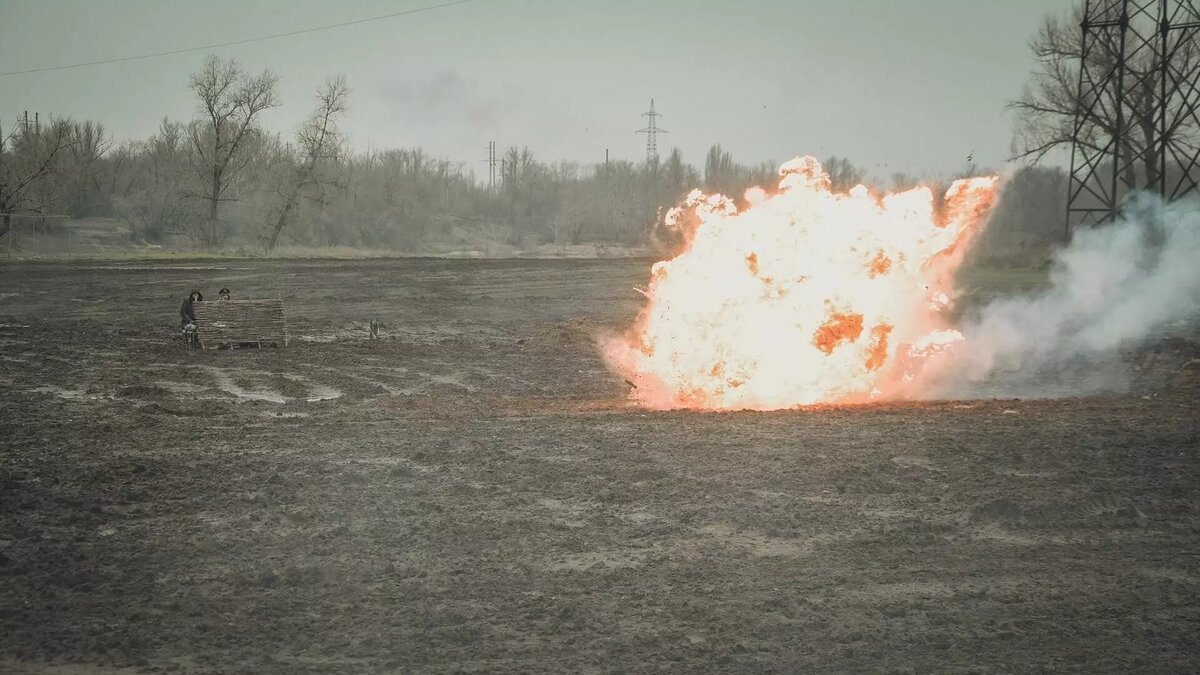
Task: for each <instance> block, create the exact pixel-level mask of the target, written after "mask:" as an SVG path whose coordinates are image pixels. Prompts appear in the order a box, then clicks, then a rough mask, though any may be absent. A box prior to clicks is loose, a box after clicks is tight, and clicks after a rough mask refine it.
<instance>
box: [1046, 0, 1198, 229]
mask: <svg viewBox="0 0 1200 675" xmlns="http://www.w3.org/2000/svg"><path fill="white" fill-rule="evenodd" d="M1081 28H1082V29H1083V36H1082V42H1081V43H1080V59H1079V86H1078V89H1077V91H1076V101H1077V103H1076V109H1075V123H1074V127H1073V129H1072V131H1073V132H1074V133H1073V136H1072V144H1071V175H1070V180H1069V181H1068V192H1067V223H1066V227H1067V232H1068V234H1069V233H1070V231H1071V228H1072V227H1075V226H1077V225H1096V224H1099V223H1102V222H1105V221H1108V220H1110V219H1112V218H1115V217H1116V215H1117V213H1118V212H1119V211H1120V209H1121V205H1122V202H1123V201H1124V200H1125V198H1126V197H1127V196H1128V195H1129V194H1130V193H1131V192H1133V191H1135V190H1145V191H1147V192H1153V193H1155V194H1158V195H1161V196H1162V197H1163V198H1164V199H1167V200H1172V199H1177V198H1179V197H1182V196H1183V195H1185V194H1188V193H1190V192H1194V191H1196V190H1197V187H1198V181H1200V138H1197V136H1200V0H1086V2H1085V3H1084V12H1083V23H1082V24H1081Z"/></svg>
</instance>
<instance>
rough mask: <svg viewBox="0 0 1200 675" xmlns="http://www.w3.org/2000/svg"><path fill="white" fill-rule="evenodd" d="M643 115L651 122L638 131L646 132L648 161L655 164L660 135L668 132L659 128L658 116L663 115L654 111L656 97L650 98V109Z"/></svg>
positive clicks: (640, 132)
mask: <svg viewBox="0 0 1200 675" xmlns="http://www.w3.org/2000/svg"><path fill="white" fill-rule="evenodd" d="M642 117H649V118H650V123H649V124H648V125H647V126H646V128H645V129H638V131H637V133H639V134H646V163H647V164H655V163H657V162H658V135H659V134H665V133H668V132H667V130H666V129H659V128H658V118H660V117H662V115H661V114H659V113H656V112H654V99H650V111H649V112H644V113H642Z"/></svg>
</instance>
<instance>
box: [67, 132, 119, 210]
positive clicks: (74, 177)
mask: <svg viewBox="0 0 1200 675" xmlns="http://www.w3.org/2000/svg"><path fill="white" fill-rule="evenodd" d="M71 134H72V136H73V137H74V142H73V143H72V144H71V145H70V154H69V157H70V160H71V161H70V166H69V168H68V169H67V171H66V172H65V173H66V181H65V183H66V184H65V185H64V189H65V190H66V194H65V195H64V198H65V199H64V201H65V202H66V204H67V211H68V213H70V214H71V217H73V218H83V217H86V216H88V215H92V211H93V209H95V207H96V206H97V204H96V202H97V201H98V200H101V199H103V198H104V195H103V192H104V188H103V186H101V184H100V174H101V170H102V167H101V160H102V159H103V157H104V155H105V154H106V153H107V152H108V150H109V147H110V146H111V145H112V140H111V139H110V138H109V137H108V136H107V134H105V132H104V125H103V124H98V123H96V122H92V121H90V120H88V121H84V122H75V123H73V124H72V125H71Z"/></svg>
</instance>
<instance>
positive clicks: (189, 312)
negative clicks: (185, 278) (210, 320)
mask: <svg viewBox="0 0 1200 675" xmlns="http://www.w3.org/2000/svg"><path fill="white" fill-rule="evenodd" d="M203 300H204V296H203V295H201V294H200V291H192V292H191V294H190V295H188V297H187V300H184V301H183V305H181V306H180V307H179V324H180V328H181V329H182V330H183V341H184V342H186V343H187V345H188V346H189V347H191V346H194V345H195V342H196V309H195V308H194V307H193V305H194V304H195V303H197V302H202V301H203Z"/></svg>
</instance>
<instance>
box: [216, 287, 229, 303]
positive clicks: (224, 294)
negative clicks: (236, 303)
mask: <svg viewBox="0 0 1200 675" xmlns="http://www.w3.org/2000/svg"><path fill="white" fill-rule="evenodd" d="M217 299H218V300H228V299H229V289H228V288H222V289H221V290H219V291H217Z"/></svg>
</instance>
